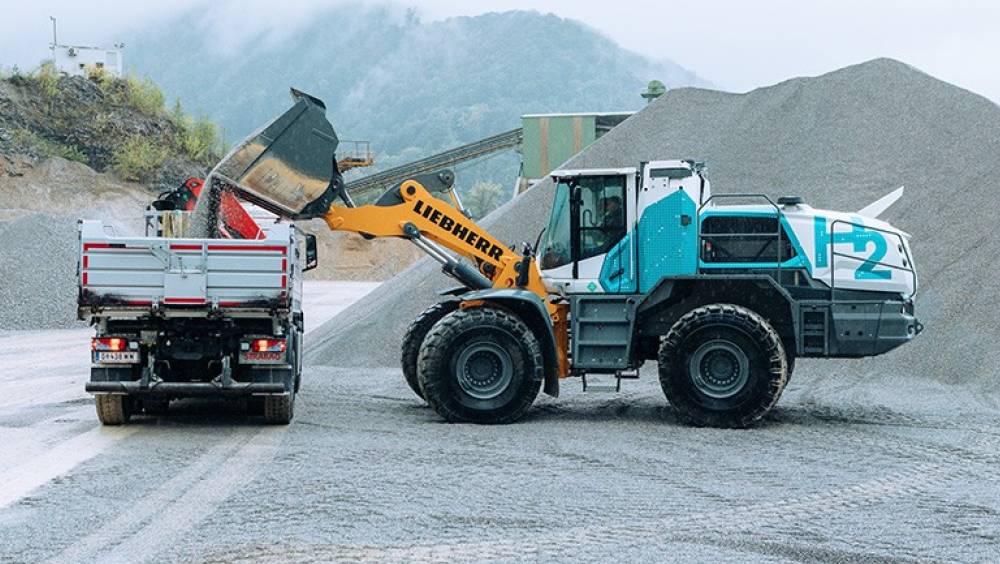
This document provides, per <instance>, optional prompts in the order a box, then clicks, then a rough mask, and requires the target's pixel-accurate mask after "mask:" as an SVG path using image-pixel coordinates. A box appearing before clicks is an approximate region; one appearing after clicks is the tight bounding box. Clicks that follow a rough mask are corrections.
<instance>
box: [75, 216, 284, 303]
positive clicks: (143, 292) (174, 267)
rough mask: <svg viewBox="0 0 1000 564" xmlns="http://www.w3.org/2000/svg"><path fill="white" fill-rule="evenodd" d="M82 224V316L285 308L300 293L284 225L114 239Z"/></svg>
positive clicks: (100, 227)
mask: <svg viewBox="0 0 1000 564" xmlns="http://www.w3.org/2000/svg"><path fill="white" fill-rule="evenodd" d="M79 229H80V248H79V253H80V260H79V263H78V284H79V289H80V292H79V306H80V309H79V316H80V318H81V319H85V318H87V317H88V316H93V315H99V314H108V313H109V312H111V311H114V310H118V311H119V312H121V313H122V314H126V313H131V314H133V315H134V314H138V313H143V314H145V313H148V311H149V310H150V309H156V310H161V311H176V312H187V314H191V312H192V310H194V311H201V310H211V309H227V310H261V311H272V310H274V309H282V310H287V309H291V308H292V307H293V304H297V303H298V301H299V300H300V299H301V280H300V278H301V277H296V276H293V273H294V264H293V263H294V262H295V259H296V258H297V255H296V248H295V239H294V237H293V236H292V233H291V231H292V228H291V226H290V225H288V224H276V225H273V226H271V227H270V228H269V229H268V230H267V233H266V237H265V238H264V239H255V240H243V239H239V240H235V239H186V238H166V237H119V236H115V235H110V233H113V230H112V229H111V228H110V227H109V226H107V225H105V224H104V223H103V222H101V221H94V220H83V221H81V222H80V225H79Z"/></svg>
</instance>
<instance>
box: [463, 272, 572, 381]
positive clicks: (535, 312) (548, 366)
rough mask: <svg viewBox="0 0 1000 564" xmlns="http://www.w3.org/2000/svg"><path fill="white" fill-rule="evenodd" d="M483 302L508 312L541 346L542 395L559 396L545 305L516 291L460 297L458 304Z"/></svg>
mask: <svg viewBox="0 0 1000 564" xmlns="http://www.w3.org/2000/svg"><path fill="white" fill-rule="evenodd" d="M478 301H484V302H488V303H490V304H495V305H497V306H499V307H501V308H503V309H506V310H508V311H511V312H513V313H515V314H517V316H518V317H519V318H520V319H521V320H522V321H524V323H525V324H527V325H528V327H529V328H530V329H531V331H532V332H533V333H534V334H535V338H536V339H538V342H539V343H541V345H542V357H543V358H544V359H545V371H544V373H545V377H544V378H545V379H544V382H545V386H544V391H545V393H546V394H548V395H550V396H552V397H558V396H559V361H558V356H557V354H556V337H555V331H554V330H553V328H552V319H551V318H550V317H549V312H548V309H547V308H546V307H545V302H544V301H543V300H542V298H540V297H539V296H538V295H537V294H535V293H533V292H529V291H527V290H519V289H517V288H488V289H486V290H478V291H475V292H469V293H467V294H462V302H463V303H467V302H478Z"/></svg>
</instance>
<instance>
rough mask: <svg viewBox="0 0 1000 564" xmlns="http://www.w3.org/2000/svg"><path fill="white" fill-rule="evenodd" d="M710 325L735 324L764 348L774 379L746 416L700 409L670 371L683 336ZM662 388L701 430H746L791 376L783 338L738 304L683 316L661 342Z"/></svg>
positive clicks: (713, 306)
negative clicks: (714, 428) (713, 428)
mask: <svg viewBox="0 0 1000 564" xmlns="http://www.w3.org/2000/svg"><path fill="white" fill-rule="evenodd" d="M709 323H724V324H727V325H734V326H736V327H739V328H740V329H742V330H744V331H745V332H747V333H748V334H749V335H750V336H751V337H752V338H753V339H754V340H756V341H757V342H758V344H760V345H762V348H763V350H764V351H765V353H766V355H767V358H768V361H769V362H770V366H769V367H768V372H769V373H770V374H771V375H772V379H771V381H770V383H769V386H768V388H767V393H766V394H761V395H760V397H759V398H758V401H757V402H756V404H755V405H753V406H752V407H751V409H749V410H747V411H745V412H743V413H729V412H721V411H720V412H710V411H707V410H704V409H701V408H699V406H697V405H695V404H693V403H692V402H691V401H689V400H688V398H687V396H686V395H685V394H684V393H683V392H682V390H681V388H680V387H679V386H678V379H677V378H675V377H674V374H673V372H672V370H671V367H672V366H673V361H674V360H675V359H676V358H677V357H678V356H679V355H678V354H677V350H678V348H679V347H680V345H681V342H682V340H683V339H684V336H685V335H687V334H688V333H689V332H691V331H693V330H694V329H696V328H698V327H701V326H702V325H705V324H709ZM658 362H659V375H660V387H661V388H662V389H663V393H664V395H665V396H666V397H667V401H669V402H670V405H672V406H673V407H674V409H676V410H677V412H678V414H679V415H680V417H681V419H682V420H684V421H685V422H687V423H690V424H692V425H695V426H699V427H720V428H746V427H750V426H752V425H753V424H754V423H757V422H758V421H760V419H761V418H763V417H764V415H765V414H766V413H767V412H768V411H770V410H771V408H772V407H774V405H775V404H776V403H777V402H778V399H779V398H780V397H781V392H782V391H784V389H785V385H786V384H787V383H788V377H789V374H790V370H789V363H788V358H787V356H786V353H785V348H784V345H783V344H782V342H781V337H780V336H779V335H778V333H777V332H776V331H775V330H774V328H773V327H771V324H770V323H768V322H767V320H765V319H764V318H763V317H762V316H760V315H759V314H757V313H756V312H754V311H751V310H749V309H747V308H745V307H743V306H738V305H735V304H711V305H706V306H702V307H698V308H695V309H693V310H691V311H690V312H688V313H686V314H685V315H684V316H683V317H681V318H680V319H679V320H678V321H677V323H675V324H674V325H673V327H671V328H670V331H668V332H667V335H666V336H665V337H664V338H663V341H662V342H661V343H660V351H659V355H658Z"/></svg>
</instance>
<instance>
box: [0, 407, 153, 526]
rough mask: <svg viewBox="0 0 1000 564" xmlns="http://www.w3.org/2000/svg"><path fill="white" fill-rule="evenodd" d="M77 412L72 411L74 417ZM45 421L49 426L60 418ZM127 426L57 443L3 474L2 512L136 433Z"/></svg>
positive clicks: (0, 488)
mask: <svg viewBox="0 0 1000 564" xmlns="http://www.w3.org/2000/svg"><path fill="white" fill-rule="evenodd" d="M73 413H75V412H70V414H73ZM65 416H66V414H62V415H60V416H59V417H56V418H53V419H51V420H47V421H43V422H42V423H43V424H47V423H50V422H52V421H55V420H57V419H59V418H61V417H65ZM137 430H138V429H136V428H128V427H118V428H107V427H95V428H93V429H91V430H89V431H85V432H83V433H80V434H77V435H74V436H72V437H70V438H68V439H66V440H63V441H61V442H59V443H57V444H56V445H55V446H53V447H51V448H49V449H47V450H46V451H45V452H43V453H42V454H39V455H37V456H33V457H31V458H29V459H27V460H26V461H24V462H22V463H21V464H18V465H16V466H13V467H11V468H8V469H7V470H5V471H3V472H0V509H2V508H4V507H7V506H8V505H11V504H12V503H15V502H17V501H18V500H20V499H22V498H24V497H25V496H27V495H28V494H30V493H31V492H33V491H35V490H36V489H38V488H40V487H42V486H44V485H45V484H47V483H49V482H51V481H52V480H54V479H56V478H58V477H59V476H63V475H65V474H68V473H70V472H71V471H72V470H73V469H74V468H75V467H76V466H77V465H79V464H81V463H83V462H86V461H87V460H90V459H91V458H94V457H95V456H97V455H98V454H100V453H101V452H103V451H104V450H105V449H107V448H108V447H110V446H112V445H113V444H115V443H117V442H118V441H120V440H122V439H124V438H125V437H128V436H129V435H132V434H133V433H135V432H136V431H137Z"/></svg>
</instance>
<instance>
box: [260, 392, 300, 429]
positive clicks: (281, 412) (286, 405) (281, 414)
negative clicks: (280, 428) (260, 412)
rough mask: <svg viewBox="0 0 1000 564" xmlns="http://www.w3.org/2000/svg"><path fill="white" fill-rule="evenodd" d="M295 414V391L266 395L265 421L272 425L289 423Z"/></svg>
mask: <svg viewBox="0 0 1000 564" xmlns="http://www.w3.org/2000/svg"><path fill="white" fill-rule="evenodd" d="M294 416H295V393H294V392H292V393H287V394H282V395H280V396H264V421H266V422H267V423H268V424H271V425H288V424H289V423H291V422H292V417H294Z"/></svg>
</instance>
